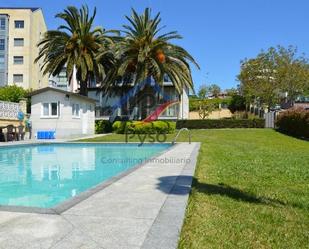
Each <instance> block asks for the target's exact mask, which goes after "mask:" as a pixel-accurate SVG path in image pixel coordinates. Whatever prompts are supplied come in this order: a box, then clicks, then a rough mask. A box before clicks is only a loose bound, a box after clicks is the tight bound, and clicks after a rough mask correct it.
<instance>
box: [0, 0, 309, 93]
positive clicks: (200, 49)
mask: <svg viewBox="0 0 309 249" xmlns="http://www.w3.org/2000/svg"><path fill="white" fill-rule="evenodd" d="M85 3H86V4H88V6H89V7H91V8H93V7H94V6H96V7H97V12H98V13H97V18H96V24H97V25H101V26H103V27H104V28H108V29H109V28H113V29H120V28H121V25H122V24H123V23H126V20H125V19H124V15H129V14H130V11H131V7H133V8H135V9H137V10H138V11H142V10H143V9H144V8H145V7H147V6H150V7H151V8H152V9H153V13H154V12H158V11H160V12H161V15H162V24H164V25H166V26H167V27H166V28H165V31H172V30H177V31H178V32H179V33H180V34H181V35H182V36H183V37H184V39H183V40H180V41H177V44H180V45H182V46H183V47H184V48H186V49H187V50H188V51H189V52H190V53H191V54H192V55H193V56H194V57H195V59H196V60H197V62H198V63H199V65H200V66H201V70H196V69H193V79H194V82H195V86H196V89H198V86H199V85H200V84H203V83H206V84H210V83H216V84H218V85H220V86H221V87H222V88H230V87H233V86H234V87H235V86H236V85H237V81H236V75H237V74H238V73H239V65H240V60H242V59H244V58H245V57H248V58H250V57H254V56H255V55H257V53H258V52H259V51H260V50H261V49H267V48H268V47H270V46H275V45H278V44H280V45H283V46H288V45H295V46H297V47H298V49H299V51H300V52H302V53H306V54H307V55H309V14H308V13H309V1H307V0H294V1H292V0H250V1H248V0H233V1H232V0H191V1H188V0H97V1H94V0H88V1H86V0H84V1H78V0H74V1H71V0H62V1H50V0H48V1H47V0H41V1H35V0H33V1H31V0H29V1H27V0H14V1H12V0H5V1H4V0H0V6H11V7H16V6H18V7H41V8H42V9H43V11H44V15H45V19H46V22H47V26H48V28H49V29H52V28H56V27H57V26H58V24H59V21H58V20H57V19H55V18H54V15H55V14H56V13H58V12H59V11H61V10H62V9H63V8H65V7H66V6H68V5H75V6H81V5H82V4H85Z"/></svg>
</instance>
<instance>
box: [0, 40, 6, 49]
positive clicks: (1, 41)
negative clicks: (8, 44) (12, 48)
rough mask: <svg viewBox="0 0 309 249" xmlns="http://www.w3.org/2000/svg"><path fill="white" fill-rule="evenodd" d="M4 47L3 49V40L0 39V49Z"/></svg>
mask: <svg viewBox="0 0 309 249" xmlns="http://www.w3.org/2000/svg"><path fill="white" fill-rule="evenodd" d="M4 49H5V40H4V39H0V50H4Z"/></svg>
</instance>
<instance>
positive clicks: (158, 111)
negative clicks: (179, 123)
mask: <svg viewBox="0 0 309 249" xmlns="http://www.w3.org/2000/svg"><path fill="white" fill-rule="evenodd" d="M177 103H179V101H177V100H172V101H168V102H166V103H164V104H162V105H160V106H158V107H157V109H156V110H155V111H154V112H153V113H151V114H150V115H149V116H148V117H147V118H145V119H144V120H143V121H142V122H151V121H155V120H157V119H158V117H159V116H160V114H161V113H162V112H164V111H165V110H166V109H167V108H168V107H170V106H172V105H175V104H177Z"/></svg>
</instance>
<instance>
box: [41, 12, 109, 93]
mask: <svg viewBox="0 0 309 249" xmlns="http://www.w3.org/2000/svg"><path fill="white" fill-rule="evenodd" d="M95 16H96V9H94V11H93V13H92V14H91V15H90V13H89V9H88V7H87V6H82V8H81V9H77V8H76V7H74V6H69V7H67V9H65V10H64V11H63V12H61V13H58V14H57V15H56V16H55V17H56V18H60V19H62V21H63V22H64V24H62V25H60V26H59V27H58V29H57V30H49V31H47V32H46V33H45V34H44V38H43V39H42V40H41V41H40V42H39V44H38V46H39V47H40V52H39V56H38V57H37V58H36V60H35V62H38V61H40V60H41V59H43V64H42V67H41V69H42V70H43V73H44V74H52V75H57V74H59V73H60V71H61V70H62V69H63V68H66V73H67V76H68V79H69V80H70V79H71V78H72V76H73V73H75V69H76V78H77V80H78V81H79V83H80V93H81V94H82V95H86V94H87V86H88V83H89V81H90V80H93V79H95V78H96V79H102V78H103V77H104V76H105V75H106V73H107V71H108V70H109V69H110V67H111V66H112V65H113V58H114V55H113V51H114V50H113V46H114V42H113V37H112V36H110V35H109V34H110V33H114V31H106V30H104V29H102V28H101V27H94V26H93V23H94V18H95ZM102 62H104V63H102Z"/></svg>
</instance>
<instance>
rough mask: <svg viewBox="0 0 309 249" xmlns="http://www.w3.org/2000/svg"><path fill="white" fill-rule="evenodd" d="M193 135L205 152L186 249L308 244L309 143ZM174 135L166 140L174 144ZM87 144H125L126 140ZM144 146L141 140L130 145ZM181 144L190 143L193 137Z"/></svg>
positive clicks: (238, 132)
mask: <svg viewBox="0 0 309 249" xmlns="http://www.w3.org/2000/svg"><path fill="white" fill-rule="evenodd" d="M191 133H192V140H193V141H195V142H201V143H202V145H201V149H200V153H199V159H198V164H197V168H196V172H195V178H194V181H193V188H192V192H191V195H190V199H189V204H188V207H187V212H186V218H185V221H184V226H183V229H182V232H181V238H180V242H179V248H305V247H306V246H307V245H308V243H307V242H308V241H309V234H308V232H307V231H308V227H309V215H308V214H309V212H308V211H309V188H308V181H309V168H308V167H307V166H308V165H309V154H308V151H309V144H308V142H306V141H303V140H300V139H296V138H293V137H290V136H286V135H284V134H281V133H279V132H277V131H275V130H272V129H237V128H236V129H209V130H199V129H194V130H192V131H191ZM174 136H175V134H169V135H167V141H172V139H173V138H174ZM85 141H92V142H124V141H125V135H123V134H112V135H108V136H103V137H96V138H93V139H90V140H89V139H88V140H85ZM138 141H139V140H138V137H137V136H135V137H132V138H131V139H130V140H129V142H138ZM179 141H183V142H187V141H188V137H187V134H185V133H183V134H181V135H180V137H179Z"/></svg>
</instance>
